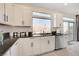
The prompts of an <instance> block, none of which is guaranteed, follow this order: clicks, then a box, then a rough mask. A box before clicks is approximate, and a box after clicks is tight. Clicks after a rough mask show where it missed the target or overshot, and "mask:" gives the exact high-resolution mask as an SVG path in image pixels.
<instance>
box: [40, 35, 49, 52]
mask: <svg viewBox="0 0 79 59" xmlns="http://www.w3.org/2000/svg"><path fill="white" fill-rule="evenodd" d="M40 44H41V53H45V52H47V50H48V48H47V45H48V44H47V39H46V37H41V40H40Z"/></svg>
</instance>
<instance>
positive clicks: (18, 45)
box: [4, 36, 55, 56]
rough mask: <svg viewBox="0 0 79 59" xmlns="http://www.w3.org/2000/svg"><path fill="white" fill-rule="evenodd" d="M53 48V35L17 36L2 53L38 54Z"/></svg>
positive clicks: (18, 54) (15, 54)
mask: <svg viewBox="0 0 79 59" xmlns="http://www.w3.org/2000/svg"><path fill="white" fill-rule="evenodd" d="M54 49H55V37H54V36H47V37H30V38H19V39H18V40H17V41H16V42H15V43H14V44H13V45H12V47H11V48H10V50H9V51H8V52H7V53H5V54H4V55H11V56H30V55H40V54H42V53H45V52H49V51H53V50H54Z"/></svg>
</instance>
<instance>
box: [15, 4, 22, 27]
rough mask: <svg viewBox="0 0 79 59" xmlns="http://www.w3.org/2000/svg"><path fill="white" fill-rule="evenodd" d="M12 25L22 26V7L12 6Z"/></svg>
mask: <svg viewBox="0 0 79 59" xmlns="http://www.w3.org/2000/svg"><path fill="white" fill-rule="evenodd" d="M14 11H15V12H14V13H15V15H14V21H15V22H14V23H15V26H22V18H23V7H22V6H20V5H15V6H14Z"/></svg>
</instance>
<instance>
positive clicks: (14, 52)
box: [10, 40, 20, 56]
mask: <svg viewBox="0 0 79 59" xmlns="http://www.w3.org/2000/svg"><path fill="white" fill-rule="evenodd" d="M19 43H20V40H18V41H16V42H15V43H14V45H13V46H12V47H11V48H10V49H11V50H10V53H11V56H19V55H20V44H19Z"/></svg>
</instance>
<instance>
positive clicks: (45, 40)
mask: <svg viewBox="0 0 79 59" xmlns="http://www.w3.org/2000/svg"><path fill="white" fill-rule="evenodd" d="M54 49H55V37H54V36H49V37H41V53H45V52H49V51H53V50H54Z"/></svg>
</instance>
